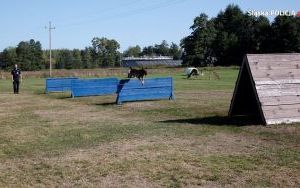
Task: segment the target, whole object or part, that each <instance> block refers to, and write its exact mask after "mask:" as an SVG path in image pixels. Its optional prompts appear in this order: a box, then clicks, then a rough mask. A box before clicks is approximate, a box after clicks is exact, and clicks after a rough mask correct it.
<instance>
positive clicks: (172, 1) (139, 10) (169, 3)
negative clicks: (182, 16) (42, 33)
mask: <svg viewBox="0 0 300 188" xmlns="http://www.w3.org/2000/svg"><path fill="white" fill-rule="evenodd" d="M183 2H185V1H182V0H169V1H165V2H161V1H159V3H156V4H152V5H150V6H146V7H138V8H136V9H134V10H132V11H130V12H128V11H127V12H123V13H119V14H114V15H112V16H102V17H96V18H92V19H87V20H82V21H78V22H74V23H71V24H64V25H60V26H59V27H60V28H66V27H72V26H78V25H84V24H87V23H95V22H99V21H107V20H112V19H115V18H124V17H128V16H133V15H136V14H141V13H145V12H149V11H154V10H157V9H161V8H166V7H169V6H172V5H175V4H179V3H183ZM132 4H133V3H132Z"/></svg>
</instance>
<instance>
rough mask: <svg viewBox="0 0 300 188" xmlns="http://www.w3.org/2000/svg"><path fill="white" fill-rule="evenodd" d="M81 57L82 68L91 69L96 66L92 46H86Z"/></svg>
mask: <svg viewBox="0 0 300 188" xmlns="http://www.w3.org/2000/svg"><path fill="white" fill-rule="evenodd" d="M81 59H82V68H85V69H90V68H95V64H94V63H93V57H92V48H91V47H86V48H85V49H84V50H81Z"/></svg>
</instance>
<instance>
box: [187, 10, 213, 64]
mask: <svg viewBox="0 0 300 188" xmlns="http://www.w3.org/2000/svg"><path fill="white" fill-rule="evenodd" d="M190 28H191V29H192V30H193V31H192V33H191V34H190V35H189V36H187V37H186V38H184V39H182V41H181V47H182V48H184V53H183V63H184V64H187V65H193V66H202V65H205V63H206V59H207V58H208V57H209V56H212V55H213V54H214V53H213V50H212V44H213V42H214V40H215V39H216V35H217V34H216V30H215V26H214V22H213V21H210V20H208V16H207V15H206V14H200V15H199V16H198V17H196V18H195V19H194V24H193V25H192V26H191V27H190Z"/></svg>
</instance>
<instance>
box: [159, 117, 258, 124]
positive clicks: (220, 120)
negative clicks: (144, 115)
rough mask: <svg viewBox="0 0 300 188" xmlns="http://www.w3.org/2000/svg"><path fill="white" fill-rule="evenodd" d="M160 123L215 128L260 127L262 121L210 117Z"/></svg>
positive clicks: (249, 118)
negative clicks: (229, 126) (188, 124)
mask: <svg viewBox="0 0 300 188" xmlns="http://www.w3.org/2000/svg"><path fill="white" fill-rule="evenodd" d="M161 122H162V123H190V124H195V125H201V124H202V125H217V126H226V125H231V126H246V125H262V121H260V120H259V118H257V117H249V116H235V117H229V116H212V117H204V118H191V119H174V120H165V121H161Z"/></svg>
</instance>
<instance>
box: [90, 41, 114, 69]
mask: <svg viewBox="0 0 300 188" xmlns="http://www.w3.org/2000/svg"><path fill="white" fill-rule="evenodd" d="M92 47H93V50H94V52H95V57H96V61H97V62H98V65H99V66H102V67H109V66H118V65H119V64H120V62H119V61H120V55H119V53H118V51H117V50H118V49H119V48H120V44H119V43H118V42H117V41H116V40H114V39H107V38H104V37H103V38H98V37H95V38H93V40H92Z"/></svg>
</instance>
